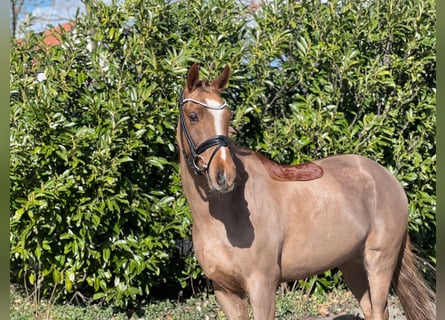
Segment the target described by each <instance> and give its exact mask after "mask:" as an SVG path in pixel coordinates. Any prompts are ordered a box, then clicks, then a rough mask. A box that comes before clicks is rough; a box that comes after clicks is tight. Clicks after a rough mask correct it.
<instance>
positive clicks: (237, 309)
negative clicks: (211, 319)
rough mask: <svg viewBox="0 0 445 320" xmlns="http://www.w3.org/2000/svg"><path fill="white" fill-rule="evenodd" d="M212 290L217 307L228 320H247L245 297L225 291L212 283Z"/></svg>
mask: <svg viewBox="0 0 445 320" xmlns="http://www.w3.org/2000/svg"><path fill="white" fill-rule="evenodd" d="M213 288H214V290H215V296H216V299H217V300H218V302H219V305H220V306H221V308H222V309H223V311H224V313H225V314H226V316H227V319H228V320H238V319H239V320H248V319H249V312H248V308H247V297H246V296H245V295H240V294H237V293H233V292H230V291H227V290H226V289H224V288H223V287H221V286H219V285H218V284H217V283H216V282H213Z"/></svg>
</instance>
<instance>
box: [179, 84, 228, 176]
mask: <svg viewBox="0 0 445 320" xmlns="http://www.w3.org/2000/svg"><path fill="white" fill-rule="evenodd" d="M186 102H192V103H196V104H199V105H200V106H202V107H205V108H207V109H213V110H222V109H224V108H225V107H227V103H226V102H224V103H222V104H221V105H219V106H218V107H212V106H209V105H208V104H206V103H203V102H201V101H198V100H195V99H191V98H187V99H185V98H184V91H183V92H182V93H181V96H180V97H179V103H178V105H179V125H180V129H181V132H180V135H181V144H182V150H183V151H182V153H183V155H184V158H185V160H186V161H187V163H188V165H189V166H190V167H191V168H192V169H195V172H196V173H197V174H200V175H201V174H203V172H204V171H206V170H207V169H208V167H209V166H210V163H211V162H212V159H213V157H214V156H215V154H216V152H217V151H218V150H219V149H220V148H221V147H229V146H230V139H229V138H228V137H227V136H224V135H217V136H214V137H213V138H210V139H207V140H205V141H204V142H203V143H201V144H200V145H199V146H198V147H196V146H195V143H194V142H193V140H192V137H191V136H190V132H189V130H188V129H187V126H186V124H185V118H184V110H183V109H184V108H183V106H184V104H185V103H186ZM183 135H184V136H185V139H186V140H187V143H188V145H189V149H190V153H191V157H192V159H190V158H189V156H188V155H187V153H186V152H185V150H184V141H183ZM214 146H217V147H216V148H215V149H214V150H213V152H212V155H211V156H210V158H209V162H208V163H205V162H204V159H203V158H202V157H201V153H203V152H204V151H206V150H207V149H209V148H211V147H214ZM199 162H201V163H202V166H200V165H199Z"/></svg>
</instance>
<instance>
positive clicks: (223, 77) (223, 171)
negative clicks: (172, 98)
mask: <svg viewBox="0 0 445 320" xmlns="http://www.w3.org/2000/svg"><path fill="white" fill-rule="evenodd" d="M229 76H230V68H229V66H226V67H225V68H224V70H223V72H222V73H221V74H220V75H219V76H218V77H217V78H216V79H215V80H213V81H212V82H209V81H205V80H200V79H199V66H198V64H196V63H195V64H194V65H193V66H192V67H191V68H190V70H189V72H188V75H187V80H186V85H185V88H184V91H183V93H182V95H181V97H180V99H179V124H178V143H179V146H180V149H181V152H182V156H183V159H184V160H185V161H186V162H187V163H188V165H189V166H190V167H191V169H192V171H194V172H195V174H197V175H206V176H207V181H208V185H209V187H210V189H211V190H212V191H218V192H222V193H226V192H230V191H232V190H233V188H234V182H235V178H236V167H235V163H234V161H233V158H232V152H231V147H232V144H231V142H230V140H229V138H228V134H229V121H230V118H231V115H232V112H231V111H230V110H229V109H228V108H227V104H226V102H225V101H224V100H223V99H222V98H221V96H220V94H221V91H222V90H223V89H224V88H225V87H226V85H227V82H228V80H229Z"/></svg>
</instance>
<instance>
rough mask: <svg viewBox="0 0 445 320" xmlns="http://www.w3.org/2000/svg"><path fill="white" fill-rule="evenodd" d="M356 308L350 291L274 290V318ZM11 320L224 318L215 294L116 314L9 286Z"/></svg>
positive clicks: (111, 309) (346, 310)
mask: <svg viewBox="0 0 445 320" xmlns="http://www.w3.org/2000/svg"><path fill="white" fill-rule="evenodd" d="M355 307H357V302H356V300H355V299H354V298H353V297H352V295H351V294H350V292H349V291H344V290H334V291H332V292H331V293H329V294H324V295H311V296H307V295H304V294H302V293H301V291H292V290H289V289H287V288H286V287H283V286H282V287H280V289H279V290H278V291H277V305H276V317H275V318H276V319H307V318H314V317H317V316H318V317H326V316H333V315H341V314H350V313H351V312H352V310H353V309H354V308H355ZM10 319H11V320H28V319H32V320H37V319H39V320H40V319H42V320H59V319H61V320H63V319H67V320H68V319H83V320H105V319H107V320H124V319H125V320H142V319H147V320H148V319H150V320H152V319H162V320H192V319H193V320H195V319H205V320H210V319H221V320H222V319H225V317H224V314H223V312H222V310H221V309H220V308H219V306H218V303H217V301H216V298H215V296H214V295H208V296H204V295H201V296H199V297H194V298H189V299H187V300H185V301H183V302H178V301H175V300H162V301H156V302H152V303H150V304H147V305H144V306H142V307H141V309H140V311H139V312H137V314H136V313H135V312H131V311H127V312H124V311H116V309H114V308H112V307H110V306H108V307H104V306H99V305H97V304H91V305H88V306H76V305H73V304H69V303H64V304H57V303H53V302H52V301H51V300H50V299H43V298H39V297H37V296H36V295H35V293H34V292H31V293H29V292H28V293H26V292H24V291H21V290H19V289H17V288H16V287H15V286H12V285H11V286H10Z"/></svg>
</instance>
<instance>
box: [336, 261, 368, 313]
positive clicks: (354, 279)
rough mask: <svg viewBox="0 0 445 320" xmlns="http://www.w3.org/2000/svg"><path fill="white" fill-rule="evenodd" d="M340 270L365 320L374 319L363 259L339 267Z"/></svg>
mask: <svg viewBox="0 0 445 320" xmlns="http://www.w3.org/2000/svg"><path fill="white" fill-rule="evenodd" d="M339 269H340V271H341V272H342V274H343V280H344V281H345V283H346V285H347V286H348V288H349V290H350V291H351V292H352V294H353V295H354V297H355V298H356V299H357V300H358V301H359V303H360V308H361V309H362V312H363V315H364V317H365V319H366V320H368V319H372V318H371V310H372V307H371V299H370V296H369V284H368V275H367V273H366V270H365V266H364V262H363V257H358V258H354V259H352V260H350V261H348V262H346V263H344V264H342V265H341V266H339Z"/></svg>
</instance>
